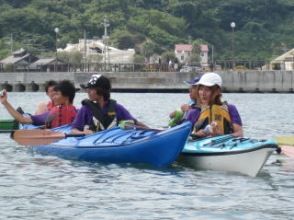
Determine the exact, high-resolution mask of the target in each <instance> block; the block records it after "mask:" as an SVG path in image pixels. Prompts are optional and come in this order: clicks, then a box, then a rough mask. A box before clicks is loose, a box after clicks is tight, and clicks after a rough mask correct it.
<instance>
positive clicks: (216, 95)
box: [196, 85, 223, 105]
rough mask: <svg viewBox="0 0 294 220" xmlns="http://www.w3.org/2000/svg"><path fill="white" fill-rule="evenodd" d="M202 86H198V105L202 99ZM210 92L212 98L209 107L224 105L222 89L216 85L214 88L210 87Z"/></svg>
mask: <svg viewBox="0 0 294 220" xmlns="http://www.w3.org/2000/svg"><path fill="white" fill-rule="evenodd" d="M201 86H202V85H198V86H197V88H196V89H197V103H199V104H200V105H201V103H200V101H201V99H200V97H199V89H200V87H201ZM208 88H209V89H210V90H211V97H210V100H209V105H213V104H216V105H222V104H223V102H222V101H221V97H222V92H221V88H220V87H219V86H217V85H214V86H212V87H208Z"/></svg>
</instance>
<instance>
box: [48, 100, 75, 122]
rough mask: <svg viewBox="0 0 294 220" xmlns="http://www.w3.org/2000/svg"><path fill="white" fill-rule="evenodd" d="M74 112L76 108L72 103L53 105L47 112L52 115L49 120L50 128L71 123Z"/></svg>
mask: <svg viewBox="0 0 294 220" xmlns="http://www.w3.org/2000/svg"><path fill="white" fill-rule="evenodd" d="M76 114H77V109H76V108H75V107H74V106H73V105H59V106H54V107H53V108H52V109H51V111H50V113H49V115H54V119H53V120H52V121H51V128H56V127H59V126H61V125H66V124H71V123H72V122H73V120H74V118H75V117H76Z"/></svg>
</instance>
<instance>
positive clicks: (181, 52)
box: [175, 44, 193, 64]
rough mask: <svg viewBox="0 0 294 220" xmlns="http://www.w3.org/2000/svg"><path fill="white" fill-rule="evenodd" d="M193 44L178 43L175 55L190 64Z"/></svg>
mask: <svg viewBox="0 0 294 220" xmlns="http://www.w3.org/2000/svg"><path fill="white" fill-rule="evenodd" d="M192 50H193V46H192V44H176V45H175V56H176V58H177V59H178V61H179V63H181V64H190V63H191V56H192Z"/></svg>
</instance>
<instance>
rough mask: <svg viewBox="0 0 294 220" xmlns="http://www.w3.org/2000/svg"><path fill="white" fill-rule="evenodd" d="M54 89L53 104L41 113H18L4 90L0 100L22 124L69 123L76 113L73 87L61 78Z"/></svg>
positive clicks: (56, 124) (52, 124)
mask: <svg viewBox="0 0 294 220" xmlns="http://www.w3.org/2000/svg"><path fill="white" fill-rule="evenodd" d="M54 91H55V94H54V96H53V97H52V101H53V102H54V104H55V106H53V107H52V108H51V110H50V111H47V112H45V113H43V114H38V115H26V116H24V115H22V114H20V113H19V112H18V111H16V110H15V109H14V108H13V106H12V105H11V104H10V103H9V102H8V95H7V92H6V91H4V93H3V96H0V102H1V103H2V105H4V107H5V108H6V109H7V111H8V112H9V114H10V115H11V116H12V117H13V118H14V119H16V120H17V121H18V122H20V123H22V124H33V125H36V126H41V125H45V126H46V127H47V128H55V127H59V126H61V125H65V124H70V123H71V122H72V121H73V120H74V118H75V116H76V113H77V110H76V108H75V107H74V106H73V105H72V103H73V100H74V97H75V92H76V91H75V87H74V85H73V84H72V83H71V82H70V81H68V80H63V81H61V82H59V83H58V84H57V85H56V86H55V87H54Z"/></svg>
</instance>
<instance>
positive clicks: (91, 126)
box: [72, 75, 146, 134]
mask: <svg viewBox="0 0 294 220" xmlns="http://www.w3.org/2000/svg"><path fill="white" fill-rule="evenodd" d="M81 87H82V88H83V89H86V90H87V93H88V97H89V99H85V100H83V101H82V107H81V108H80V110H79V112H78V114H77V117H76V118H75V120H74V122H73V123H72V128H73V129H72V132H73V133H76V134H79V133H84V134H91V133H94V132H97V131H102V130H106V129H109V128H112V127H114V126H117V125H118V124H119V122H121V121H124V120H128V121H132V122H133V123H134V126H139V127H146V126H145V125H144V124H143V123H141V122H139V121H137V120H136V119H135V118H134V117H133V116H132V115H131V114H130V113H129V111H128V110H127V109H126V108H125V107H124V106H122V105H121V104H119V103H117V102H116V101H115V100H113V99H110V91H111V83H110V80H109V79H108V78H106V77H105V76H103V75H92V77H91V79H90V81H89V82H88V84H87V85H86V86H85V85H81Z"/></svg>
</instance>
